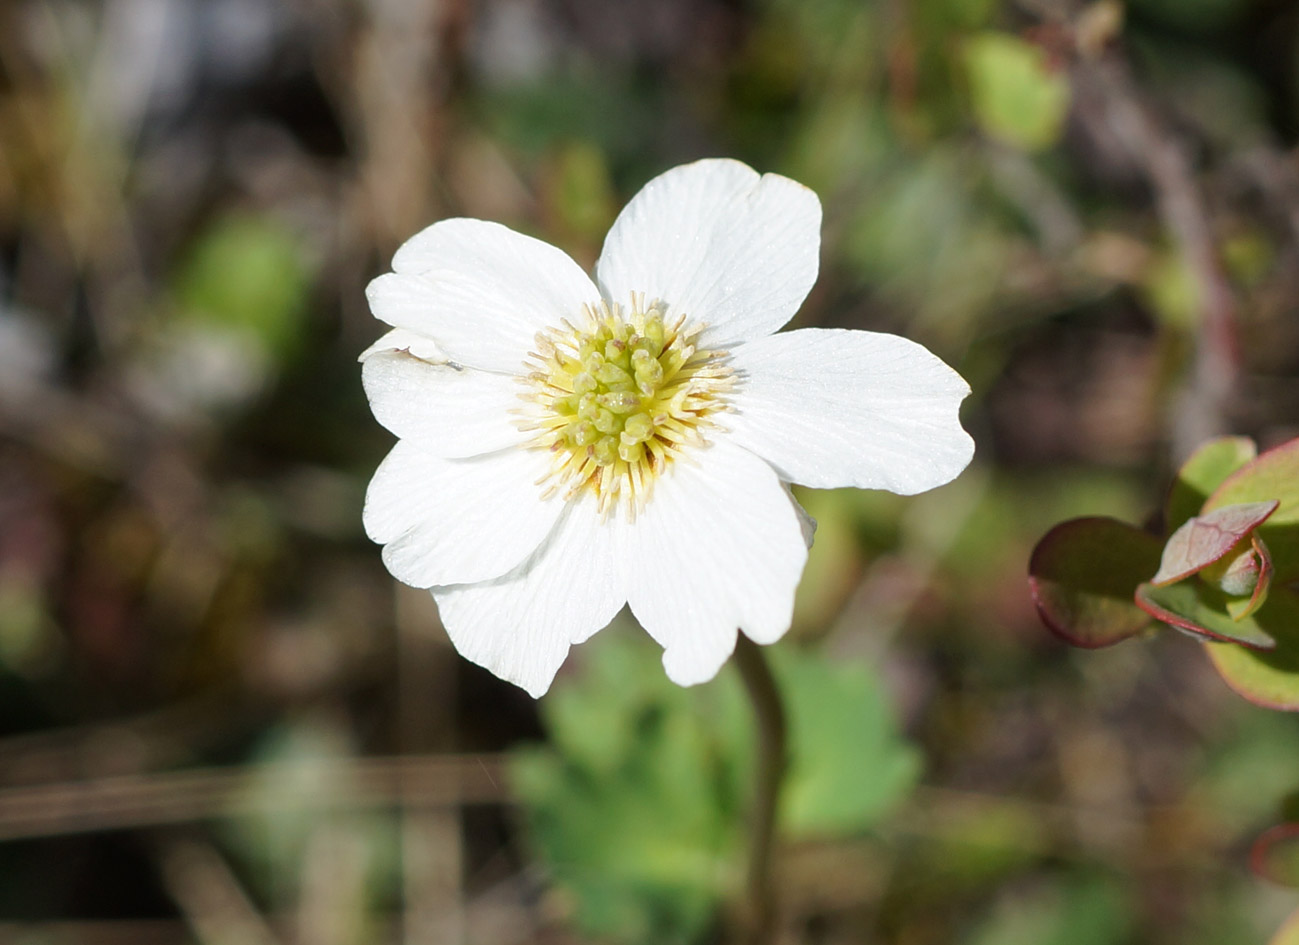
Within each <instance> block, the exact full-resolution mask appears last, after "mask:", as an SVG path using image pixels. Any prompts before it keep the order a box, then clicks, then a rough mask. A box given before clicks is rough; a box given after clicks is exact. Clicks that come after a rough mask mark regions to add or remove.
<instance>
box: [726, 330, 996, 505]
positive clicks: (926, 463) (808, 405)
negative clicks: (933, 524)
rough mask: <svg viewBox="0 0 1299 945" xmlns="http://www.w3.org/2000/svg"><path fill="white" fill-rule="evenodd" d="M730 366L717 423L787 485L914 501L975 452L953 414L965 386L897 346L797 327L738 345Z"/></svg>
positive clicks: (927, 357) (915, 350) (916, 352)
mask: <svg viewBox="0 0 1299 945" xmlns="http://www.w3.org/2000/svg"><path fill="white" fill-rule="evenodd" d="M731 364H732V366H733V367H734V368H735V369H736V373H737V375H739V377H740V386H739V387H738V389H737V390H736V393H735V396H734V404H735V407H736V410H735V412H734V413H730V414H727V415H726V417H725V420H724V422H725V424H726V425H727V426H729V427H730V428H731V431H732V436H733V437H734V439H735V442H737V443H739V444H740V445H742V446H744V447H746V448H747V449H749V450H752V451H753V452H754V453H757V454H758V455H759V456H761V457H762V458H763V459H765V460H767V461H768V462H769V463H771V465H772V466H774V467H775V469H776V471H777V472H778V473H779V474H780V477H781V478H782V479H784V480H786V481H789V482H797V483H800V484H802V485H805V486H812V487H814V488H818V489H826V488H834V487H838V486H856V487H858V488H861V489H887V490H888V491H890V492H896V493H898V494H899V495H913V494H915V493H917V492H924V491H925V490H926V489H932V488H934V487H935V486H941V485H942V484H943V483H945V482H949V481H950V480H952V479H954V478H956V476H957V475H958V474H959V473H960V472H961V470H963V469H964V468H965V467H966V466H967V465H968V464H969V462H970V457H971V456H972V455H973V454H974V441H973V440H972V439H970V435H969V434H968V433H966V432H965V431H964V430H963V429H961V423H960V418H959V416H958V411H959V408H960V403H961V401H962V400H963V399H964V398H965V397H966V395H967V394H969V392H970V388H969V385H968V384H966V383H965V381H964V380H963V379H962V378H961V376H960V375H959V374H957V373H956V372H955V371H953V370H952V369H951V368H949V367H948V366H947V365H946V364H944V363H943V362H942V361H941V360H939V359H938V358H937V357H936V356H934V355H933V354H931V353H930V352H929V351H927V350H926V349H925V348H924V347H922V346H921V345H918V344H916V343H915V342H913V341H908V340H907V339H905V338H899V337H898V336H896V335H886V334H880V333H878V332H869V331H846V330H843V329H830V328H804V329H800V330H798V331H791V332H783V333H781V334H779V335H772V336H770V337H767V338H760V339H758V340H757V341H753V342H750V343H749V344H746V345H743V346H741V347H739V348H737V349H735V351H733V352H732V360H731Z"/></svg>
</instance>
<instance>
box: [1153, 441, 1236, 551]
mask: <svg viewBox="0 0 1299 945" xmlns="http://www.w3.org/2000/svg"><path fill="white" fill-rule="evenodd" d="M1257 455H1258V450H1257V449H1256V448H1255V446H1254V441H1253V440H1251V439H1250V438H1249V437H1247V436H1223V437H1218V438H1217V439H1214V440H1210V441H1209V442H1208V443H1205V444H1204V445H1203V446H1201V447H1200V448H1199V449H1197V450H1196V451H1195V452H1194V453H1192V454H1191V456H1190V458H1188V459H1187V460H1186V462H1185V463H1183V464H1182V468H1181V469H1179V470H1178V471H1177V479H1175V480H1174V481H1173V488H1172V489H1170V490H1169V492H1168V503H1167V505H1166V507H1165V509H1164V528H1165V529H1166V530H1167V531H1168V532H1169V533H1170V534H1171V533H1173V532H1175V531H1177V529H1179V528H1181V527H1182V525H1183V524H1185V523H1186V521H1187V519H1189V518H1191V517H1193V516H1195V515H1198V514H1199V512H1200V509H1202V508H1203V507H1204V503H1205V502H1207V501H1208V499H1209V494H1210V493H1211V492H1213V490H1214V489H1216V488H1217V487H1218V485H1219V484H1220V483H1221V482H1222V481H1223V480H1224V479H1226V478H1227V477H1228V476H1230V475H1231V474H1232V473H1234V472H1235V471H1236V470H1237V469H1239V468H1240V467H1241V466H1244V465H1245V464H1246V463H1248V462H1249V461H1250V460H1252V459H1253V458H1254V457H1255V456H1257Z"/></svg>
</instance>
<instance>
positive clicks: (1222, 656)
mask: <svg viewBox="0 0 1299 945" xmlns="http://www.w3.org/2000/svg"><path fill="white" fill-rule="evenodd" d="M1175 586H1179V587H1180V586H1181V585H1175ZM1247 619H1248V620H1256V621H1258V623H1259V625H1260V626H1262V628H1263V630H1264V631H1265V632H1266V633H1267V634H1268V636H1270V637H1271V638H1272V639H1273V640H1275V641H1276V648H1275V649H1273V650H1266V651H1264V650H1254V649H1250V648H1249V647H1244V646H1236V645H1235V644H1232V643H1206V644H1205V649H1206V650H1207V651H1208V654H1209V658H1210V659H1211V660H1212V661H1213V665H1214V668H1215V669H1217V670H1218V673H1219V675H1221V676H1222V678H1223V680H1224V681H1225V682H1226V683H1227V685H1228V686H1230V687H1231V688H1232V689H1234V690H1236V692H1238V693H1240V695H1242V696H1244V697H1245V698H1246V699H1248V700H1249V701H1250V702H1253V703H1255V704H1257V705H1261V706H1264V707H1266V708H1269V709H1281V710H1284V711H1288V712H1299V596H1297V595H1296V594H1295V592H1294V591H1292V590H1290V589H1289V588H1287V587H1277V586H1273V588H1272V593H1271V594H1270V595H1268V599H1267V606H1266V607H1263V608H1262V609H1261V610H1259V612H1258V613H1256V614H1254V615H1253V616H1252V617H1249V618H1247Z"/></svg>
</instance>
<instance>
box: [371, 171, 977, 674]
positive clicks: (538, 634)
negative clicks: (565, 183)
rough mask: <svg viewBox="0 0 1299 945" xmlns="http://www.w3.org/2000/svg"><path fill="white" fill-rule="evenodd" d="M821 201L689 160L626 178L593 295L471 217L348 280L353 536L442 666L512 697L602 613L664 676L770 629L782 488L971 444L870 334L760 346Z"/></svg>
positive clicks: (809, 252)
mask: <svg viewBox="0 0 1299 945" xmlns="http://www.w3.org/2000/svg"><path fill="white" fill-rule="evenodd" d="M820 226H821V205H820V202H819V201H818V200H817V198H816V195H815V194H814V193H812V191H810V190H808V189H807V188H806V187H803V186H802V185H800V184H797V183H795V182H794V181H792V180H789V179H788V178H785V177H780V176H777V175H775V174H766V175H763V176H759V175H758V174H757V173H756V172H755V171H753V170H752V169H751V168H749V167H747V166H745V165H744V164H741V163H739V162H737V161H729V160H708V161H699V162H697V163H694V164H688V165H685V166H683V167H678V168H675V169H673V170H670V171H668V172H667V173H665V174H663V175H661V176H659V177H657V178H655V179H654V180H652V181H650V182H649V183H648V184H647V185H646V186H645V187H644V189H643V190H641V192H640V193H639V194H637V195H636V197H635V198H634V199H633V200H632V201H631V203H630V204H628V205H627V207H626V208H625V209H624V210H623V212H622V213H621V214H620V215H619V217H618V219H617V221H616V222H615V223H614V225H613V229H612V230H611V231H610V232H609V236H608V238H607V239H606V240H605V244H604V250H603V252H602V253H601V255H600V259H599V262H598V263H597V264H596V270H595V282H592V281H591V279H590V278H589V277H588V276H587V275H586V273H584V272H583V271H582V270H581V268H579V267H578V265H577V264H576V263H575V262H573V260H572V259H570V258H569V257H568V256H567V255H565V254H564V253H563V252H561V251H560V250H558V249H555V248H554V247H552V246H549V245H547V244H546V243H543V242H540V241H538V240H535V239H532V238H530V237H527V236H522V235H520V234H518V233H515V232H513V231H512V230H509V229H507V228H506V227H503V226H500V225H499V224H495V223H487V222H483V221H481V220H467V219H454V220H443V221H442V222H440V223H435V224H434V225H433V226H430V227H429V228H428V229H426V230H424V231H423V232H421V233H418V234H416V235H415V236H413V237H412V238H411V239H410V240H409V241H407V242H406V244H405V245H403V246H402V247H401V248H400V249H399V250H398V251H397V254H396V256H395V257H394V258H393V261H392V268H393V272H391V273H389V274H387V275H383V276H380V277H379V278H377V279H375V280H374V281H373V282H372V283H370V286H369V289H368V290H367V293H366V294H367V296H368V297H369V300H370V307H371V309H372V310H373V311H374V314H375V315H376V316H377V317H378V318H380V319H381V320H383V321H384V322H387V323H388V324H389V325H391V326H393V330H392V331H390V332H389V333H388V334H387V335H385V336H384V337H383V338H382V339H380V340H379V342H378V343H376V344H375V345H374V346H373V347H371V348H370V349H369V350H368V351H366V352H365V354H363V355H362V356H361V360H362V361H363V362H364V367H363V377H364V382H365V390H366V394H367V395H368V396H369V398H370V405H371V407H372V408H373V410H374V414H375V416H376V417H377V418H378V420H379V422H380V423H382V424H383V425H384V426H385V427H387V428H388V429H389V430H391V431H392V432H393V433H395V434H396V435H397V437H398V438H399V439H398V442H397V445H396V446H395V447H394V448H393V450H392V452H391V453H389V454H388V457H387V458H386V459H385V460H384V461H383V464H382V465H381V466H380V467H379V469H378V471H377V472H376V473H375V475H374V480H373V481H372V482H371V483H370V488H369V492H368V493H367V495H366V503H365V528H366V531H367V533H368V534H369V535H370V537H371V538H372V539H374V540H375V541H376V542H380V543H382V544H383V546H384V549H383V559H384V562H385V564H387V566H388V569H389V570H390V571H391V572H392V573H393V575H394V576H396V577H397V578H398V579H399V580H401V581H404V582H405V583H407V584H411V585H413V586H415V587H420V588H428V589H430V590H431V591H432V594H433V597H434V598H435V599H436V601H437V604H438V608H439V611H440V613H441V616H442V621H443V623H444V624H445V626H446V628H447V632H448V633H449V634H450V637H451V640H452V641H453V642H454V643H455V646H456V648H457V649H458V650H459V651H460V653H461V654H463V655H464V656H465V657H466V658H468V659H470V660H472V661H474V662H475V663H479V664H481V665H482V666H485V667H487V668H488V669H490V670H491V671H492V672H494V673H496V675H498V676H500V677H501V678H503V679H507V680H509V681H510V682H513V683H515V684H517V685H519V686H522V687H523V688H524V689H526V690H527V691H528V692H530V693H532V695H534V696H539V695H541V694H542V693H544V692H545V691H546V689H547V688H549V686H550V682H551V680H552V679H553V678H554V676H555V673H556V671H557V670H558V669H559V666H560V664H561V663H562V662H563V660H564V657H565V655H566V654H567V653H568V649H569V647H570V646H571V645H572V644H575V643H581V642H582V641H584V640H586V639H587V638H588V637H590V636H591V635H592V634H594V633H595V632H596V631H597V630H599V629H600V628H601V627H604V626H605V625H606V624H608V623H609V621H610V620H611V619H613V617H614V616H615V615H616V614H617V613H618V611H619V610H620V609H621V608H622V607H623V605H624V604H628V605H630V607H631V611H632V613H633V614H634V615H635V617H636V619H637V620H639V621H640V624H641V625H642V626H643V627H644V628H645V629H646V630H647V631H648V632H649V634H650V635H651V636H652V637H653V638H654V639H655V640H657V641H658V642H659V644H660V645H662V646H663V648H664V654H663V665H664V667H665V668H666V670H667V674H668V676H669V677H671V678H672V679H673V680H674V681H676V682H678V683H681V684H682V685H690V684H693V683H699V682H703V681H705V680H708V679H711V678H712V677H713V675H714V674H716V672H717V671H718V669H719V668H720V667H721V665H722V664H723V663H724V662H726V659H727V658H728V657H729V656H730V654H731V651H732V649H733V648H734V646H735V640H736V631H737V628H738V629H739V630H742V631H743V632H744V633H745V634H746V635H747V636H748V637H750V638H751V639H753V640H754V641H756V642H758V643H772V642H774V641H775V640H777V639H779V638H780V637H781V636H782V635H783V634H784V633H785V631H786V630H787V629H788V627H789V623H790V616H791V613H792V609H793V603H794V590H795V588H796V586H797V585H798V580H799V576H800V575H801V573H802V571H803V565H804V563H805V562H806V560H807V548H808V542H809V539H810V533H811V522H810V521H809V520H808V519H807V517H806V516H805V515H804V514H803V512H802V510H801V509H800V508H799V507H798V506H797V504H796V503H795V502H794V499H793V497H792V496H791V495H790V493H789V490H788V487H787V485H786V483H801V484H803V485H806V486H812V487H815V488H829V487H836V486H857V487H859V488H864V489H887V490H889V491H891V492H896V493H900V494H903V495H910V494H913V493H917V492H922V491H924V490H926V489H932V488H933V487H935V486H939V485H942V484H943V483H945V482H948V481H949V480H951V479H952V478H953V477H955V476H956V475H957V474H958V473H959V472H960V471H961V470H962V469H964V468H965V466H966V464H967V463H968V462H969V461H970V457H971V455H972V453H973V450H974V444H973V442H972V441H971V439H970V437H969V436H968V435H967V434H966V433H965V431H964V430H963V429H961V426H960V422H959V420H958V418H957V410H958V407H959V405H960V402H961V401H962V400H963V399H964V398H965V396H966V395H967V394H968V393H969V387H968V386H967V385H966V383H965V382H964V381H963V380H962V379H961V377H960V376H959V375H958V374H957V373H956V372H955V371H953V370H952V369H951V368H949V367H948V366H947V365H945V364H944V363H943V362H942V361H940V360H939V359H938V358H936V357H935V356H934V355H932V354H930V353H929V352H928V351H926V350H925V349H924V348H923V347H921V346H920V345H918V344H915V343H913V342H911V341H907V340H906V339H904V338H899V337H896V336H894V335H886V334H878V333H875V332H866V331H846V330H840V329H823V328H803V329H799V330H796V331H790V332H784V333H780V334H775V332H776V331H777V329H779V328H780V327H781V326H782V325H784V324H785V323H786V322H787V321H789V319H790V318H791V317H792V316H793V315H794V313H795V311H797V309H798V307H799V305H800V304H802V302H803V299H804V298H805V297H806V295H807V293H808V291H809V290H810V289H811V287H812V283H813V282H814V281H815V280H816V273H817V264H818V255H819V249H820Z"/></svg>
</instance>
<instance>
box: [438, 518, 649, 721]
mask: <svg viewBox="0 0 1299 945" xmlns="http://www.w3.org/2000/svg"><path fill="white" fill-rule="evenodd" d="M616 524H617V523H615V522H614V521H613V520H612V519H611V520H610V521H607V522H604V523H601V522H600V521H599V517H598V514H597V513H596V510H595V502H594V501H593V500H592V499H590V498H583V499H582V500H580V501H577V502H574V503H572V504H571V505H570V507H569V508H568V509H567V510H566V512H565V514H564V516H563V518H561V519H560V522H559V525H558V526H556V528H555V531H554V532H553V533H552V534H551V536H550V538H549V539H547V541H546V542H545V544H543V545H542V546H541V547H540V548H538V549H537V550H536V552H534V553H533V555H532V556H531V557H530V558H529V559H528V560H527V561H525V562H524V563H523V564H522V565H520V566H519V567H518V568H515V569H514V570H513V571H511V572H510V573H509V574H507V575H505V576H504V577H501V578H497V579H496V580H494V581H486V582H484V583H481V584H469V585H460V586H457V587H435V588H433V596H434V598H436V599H437V603H438V611H439V612H440V614H441V615H442V623H443V624H444V625H445V626H446V628H447V633H448V634H449V635H450V637H451V641H452V642H453V643H454V644H455V647H456V649H457V650H458V651H459V652H460V654H461V655H462V656H464V657H465V658H466V659H468V660H472V661H473V662H475V663H477V664H478V665H480V666H484V667H486V668H487V669H489V670H491V671H492V672H493V673H495V674H496V675H497V676H500V677H501V678H502V679H505V680H508V681H509V682H512V683H514V684H515V685H517V686H522V687H523V688H524V689H526V690H527V691H528V692H529V693H531V694H532V695H533V696H534V697H537V696H541V695H542V694H543V693H545V691H546V690H547V689H549V688H550V682H551V680H552V679H554V677H555V673H556V671H557V670H558V669H559V666H560V664H561V663H563V662H564V657H565V656H566V655H567V654H568V648H569V645H570V644H573V643H581V642H582V641H584V640H586V639H587V638H588V637H590V636H591V635H592V634H594V633H595V632H596V631H597V630H600V629H602V628H604V627H605V626H606V625H607V624H608V623H609V621H610V620H612V619H613V618H614V616H615V615H616V614H617V613H618V611H619V610H620V609H621V608H622V605H623V603H624V601H625V600H626V598H625V596H624V594H623V588H622V581H621V578H620V568H619V556H618V554H617V551H616V548H615V544H616V540H617V539H616V534H615V533H616V531H617V528H616V527H615V526H616Z"/></svg>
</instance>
